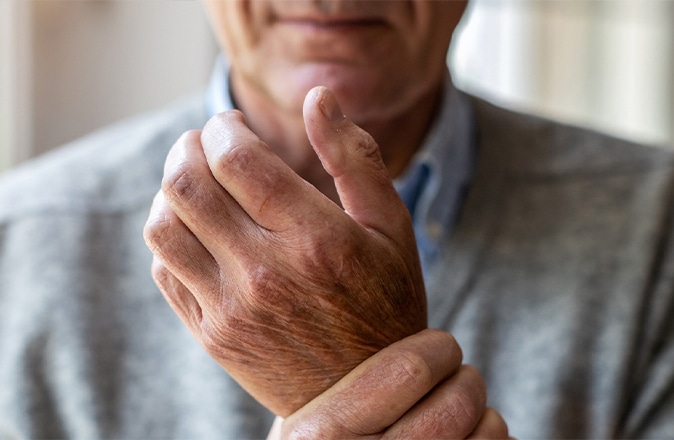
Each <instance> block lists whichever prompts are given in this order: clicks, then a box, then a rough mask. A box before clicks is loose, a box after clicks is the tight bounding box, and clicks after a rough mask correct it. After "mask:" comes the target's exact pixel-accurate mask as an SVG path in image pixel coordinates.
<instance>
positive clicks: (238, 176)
mask: <svg viewBox="0 0 674 440" xmlns="http://www.w3.org/2000/svg"><path fill="white" fill-rule="evenodd" d="M201 142H202V145H203V148H204V154H205V155H206V160H207V162H208V164H209V167H210V168H211V171H212V173H213V176H214V177H215V178H216V180H217V181H218V182H219V183H220V184H221V185H222V186H223V187H224V188H225V189H226V190H227V192H228V193H229V194H230V195H231V196H232V197H233V198H234V199H235V200H236V201H237V202H238V203H239V205H240V206H241V207H242V208H243V209H244V210H245V211H246V213H247V214H248V215H249V216H250V217H251V218H252V219H253V220H254V221H255V222H256V223H257V224H259V225H260V226H262V227H263V228H265V229H268V230H271V231H284V230H287V229H288V228H290V227H292V226H295V225H298V224H301V223H306V222H310V221H311V219H312V218H313V217H316V216H317V215H320V214H321V213H324V212H325V211H326V210H327V211H332V212H333V214H337V215H339V213H340V212H342V211H341V209H340V208H339V207H338V206H337V205H336V204H334V203H333V202H332V201H330V200H329V199H328V198H327V197H325V196H324V195H323V194H321V193H320V192H319V191H318V190H317V189H316V188H314V187H313V186H312V185H311V184H309V183H308V182H306V181H305V180H304V179H302V178H301V177H300V176H299V175H297V174H296V173H295V172H294V171H293V170H292V169H290V167H289V166H288V165H286V164H285V163H284V162H283V161H282V160H281V158H280V157H278V156H277V155H276V154H274V152H272V151H271V149H270V148H269V147H268V146H267V145H266V144H265V143H264V142H263V141H262V140H261V139H260V138H259V137H258V136H257V135H255V134H254V133H253V132H252V131H251V130H250V129H249V128H248V126H247V125H246V122H245V118H244V116H243V114H241V113H240V112H238V111H229V112H224V113H221V114H219V115H216V116H214V117H213V118H211V120H210V121H209V122H208V123H207V124H206V127H205V128H204V130H203V131H202V136H201Z"/></svg>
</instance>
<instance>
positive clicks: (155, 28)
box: [0, 0, 216, 162]
mask: <svg viewBox="0 0 674 440" xmlns="http://www.w3.org/2000/svg"><path fill="white" fill-rule="evenodd" d="M0 4H2V5H3V8H4V9H5V10H4V11H3V10H0V13H2V12H8V13H9V14H7V15H5V14H2V15H3V19H4V17H10V16H13V17H12V20H13V22H14V23H16V25H15V26H14V27H13V28H4V27H0V34H4V35H5V40H7V41H9V40H11V46H12V50H11V51H6V52H4V53H2V52H0V56H2V57H3V58H2V60H7V59H9V60H10V62H8V63H7V64H4V63H2V62H0V64H4V65H5V66H12V67H11V68H5V69H3V70H11V72H10V73H9V74H5V76H6V77H7V79H6V80H5V81H9V82H11V83H12V85H11V86H5V87H4V88H3V89H2V90H3V92H4V93H5V94H6V93H8V91H7V90H9V91H10V92H11V96H7V97H5V95H3V102H4V103H5V105H4V107H6V108H7V109H8V110H5V112H9V113H12V114H14V115H16V116H15V117H14V120H12V121H8V119H4V118H3V121H7V123H8V125H10V126H11V128H12V133H4V137H3V138H0V150H4V151H5V156H6V157H7V158H8V160H10V161H11V162H18V161H21V160H23V159H25V158H27V157H30V156H34V155H37V154H40V153H42V152H44V151H47V150H48V149H50V148H53V147H55V146H58V145H61V144H63V143H64V142H67V141H69V140H72V139H74V138H76V137H79V136H81V135H83V134H85V133H87V132H89V131H91V130H93V129H95V128H97V127H101V126H103V125H105V124H108V123H110V122H113V121H116V120H118V119H120V118H123V117H125V116H128V115H131V114H134V113H138V112H142V111H146V110H149V109H152V108H154V107H157V106H159V105H162V104H165V103H168V102H170V101H172V100H173V99H176V98H177V97H179V96H181V95H184V94H186V93H189V92H193V91H196V90H199V89H201V88H203V87H204V86H205V84H206V83H207V80H208V76H209V74H210V71H211V68H212V64H213V61H214V58H215V54H216V47H215V43H214V41H213V38H212V36H211V31H210V29H209V26H208V23H207V21H206V18H205V15H204V13H203V11H202V5H201V3H200V2H196V1H191V2H187V1H173V2H166V1H154V0H143V1H139V2H137V1H105V0H99V1H78V0H32V1H27V0H3V1H0ZM10 9H11V10H10ZM8 34H9V37H7V35H8ZM0 136H2V134H1V133H0ZM3 140H4V145H3ZM3 147H4V148H3Z"/></svg>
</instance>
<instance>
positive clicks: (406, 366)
mask: <svg viewBox="0 0 674 440" xmlns="http://www.w3.org/2000/svg"><path fill="white" fill-rule="evenodd" d="M461 361H462V353H461V349H460V347H459V346H458V344H457V343H456V341H455V340H454V338H453V337H452V336H451V335H450V334H449V333H446V332H441V331H438V330H431V329H426V330H423V331H421V332H419V333H416V334H414V335H411V336H409V337H407V338H404V339H402V340H400V341H398V342H395V343H393V344H391V345H390V346H388V347H386V348H384V349H382V350H381V351H379V352H378V353H376V354H374V355H373V356H372V357H370V358H368V359H367V360H365V361H364V362H363V363H361V364H360V365H359V366H358V367H356V368H355V369H354V370H352V371H351V372H350V373H349V374H347V375H346V376H344V377H343V378H342V379H341V380H340V381H339V382H337V383H336V384H335V385H333V386H332V387H331V388H329V389H328V390H327V391H325V392H324V393H323V394H321V395H320V396H318V397H317V398H315V399H314V400H312V401H311V402H309V403H308V404H307V405H305V406H304V407H303V408H301V409H300V410H298V411H297V412H295V413H294V414H293V415H291V416H290V417H288V418H287V419H286V421H285V423H284V426H283V431H284V433H288V432H290V433H296V434H299V435H298V436H297V437H302V438H303V437H306V438H341V437H351V436H363V435H369V434H375V433H378V432H381V431H383V430H384V429H386V428H387V427H388V426H390V425H392V424H393V423H394V422H395V421H396V420H398V419H399V418H400V417H401V416H403V414H405V413H406V412H407V411H408V410H409V409H410V408H412V407H413V406H414V405H415V404H416V403H417V402H418V401H419V400H421V399H422V398H423V396H425V395H426V394H427V393H428V392H429V391H430V390H431V389H433V387H434V386H435V385H436V384H438V383H439V382H441V381H443V380H444V379H445V378H447V377H449V376H451V375H452V374H453V373H454V372H456V371H457V370H458V369H459V367H460V366H461ZM291 437H292V436H291Z"/></svg>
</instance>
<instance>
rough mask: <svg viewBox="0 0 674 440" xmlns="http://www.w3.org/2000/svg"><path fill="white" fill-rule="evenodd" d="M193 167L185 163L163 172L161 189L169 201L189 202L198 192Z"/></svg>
mask: <svg viewBox="0 0 674 440" xmlns="http://www.w3.org/2000/svg"><path fill="white" fill-rule="evenodd" d="M196 174H197V173H196V170H195V169H194V166H193V165H192V164H191V163H190V162H187V161H183V162H180V163H179V164H176V165H174V166H171V167H170V168H168V169H167V170H166V171H165V172H164V178H163V179H162V183H161V188H162V191H163V193H164V194H165V195H166V198H167V199H168V200H170V201H174V202H175V201H181V202H183V203H188V202H190V201H191V200H192V199H193V198H194V197H195V195H196V194H197V193H198V191H199V184H198V180H197V179H196Z"/></svg>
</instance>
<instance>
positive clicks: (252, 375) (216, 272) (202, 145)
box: [145, 88, 426, 416]
mask: <svg viewBox="0 0 674 440" xmlns="http://www.w3.org/2000/svg"><path fill="white" fill-rule="evenodd" d="M305 122H306V128H307V135H308V137H309V139H310V141H311V143H312V145H313V146H314V148H315V149H316V152H317V154H318V156H319V158H320V160H321V162H322V164H323V167H324V168H325V170H326V171H327V172H328V173H329V174H330V175H331V176H332V177H333V178H334V182H335V186H336V189H337V192H338V193H339V197H340V201H341V203H342V206H343V208H342V207H340V206H338V205H337V204H336V203H334V202H333V201H331V200H329V199H328V198H327V197H326V196H325V195H323V194H322V193H320V192H319V191H318V190H317V189H316V188H315V187H313V186H312V185H310V184H308V183H307V182H306V181H304V180H303V179H302V178H301V177H300V176H299V175H297V174H296V173H295V172H294V171H293V170H292V169H290V168H289V167H288V166H287V165H286V164H285V163H283V161H282V160H281V159H280V158H279V157H278V156H277V155H276V154H274V153H273V152H272V150H271V149H270V148H269V147H268V146H267V145H265V144H264V143H263V142H262V141H261V140H260V139H259V138H258V137H257V136H256V135H255V134H254V133H253V132H252V131H251V130H250V129H249V128H248V127H247V125H246V123H245V119H244V118H243V116H242V115H241V114H240V113H238V112H228V113H223V114H220V115H218V116H216V117H214V118H212V119H211V120H210V121H209V122H208V124H207V125H206V127H205V128H204V129H203V131H202V132H197V131H194V132H189V133H187V134H186V135H185V136H183V137H182V138H181V139H180V140H179V141H178V142H177V143H176V144H175V145H174V147H173V148H172V150H171V152H170V153H169V156H168V158H167V160H166V165H165V177H164V181H163V185H162V191H160V193H159V194H158V195H157V197H156V199H155V203H154V204H153V207H152V210H151V213H150V217H149V219H148V223H147V225H146V228H145V238H146V240H147V243H148V245H149V247H150V248H151V250H152V252H153V253H154V254H155V260H154V265H153V275H154V278H155V281H156V282H157V285H158V286H159V288H160V290H161V291H162V293H163V294H164V296H165V297H166V299H167V300H168V302H169V304H170V305H171V306H172V307H173V309H174V310H175V311H176V312H177V314H178V315H179V316H180V317H181V319H182V320H183V322H184V323H185V324H186V325H187V327H188V328H189V329H190V331H191V332H192V333H193V335H194V336H195V338H196V339H197V340H198V341H199V342H200V343H201V344H202V346H203V347H204V348H205V349H206V351H207V352H208V353H209V354H210V355H211V356H213V358H214V359H215V360H216V361H218V362H219V363H220V365H222V366H223V367H224V368H225V369H226V370H227V371H228V372H229V373H230V374H231V375H232V377H234V379H236V380H237V381H238V382H239V383H240V384H241V385H242V386H243V387H244V388H245V389H246V390H248V391H249V392H250V394H252V395H253V396H254V397H255V398H256V399H257V400H258V401H259V402H261V403H262V404H263V405H265V406H266V407H267V408H269V409H270V410H271V411H273V412H274V413H275V414H277V415H280V416H288V415H289V414H292V413H293V412H295V411H296V410H297V409H299V408H300V407H302V406H304V405H305V404H306V403H307V402H309V401H310V400H311V399H313V398H314V397H316V396H317V395H319V394H320V393H322V392H323V391H325V390H326V389H328V388H329V387H330V386H331V385H333V384H334V383H335V382H337V381H338V380H339V379H341V378H342V377H343V376H344V375H345V374H346V373H348V372H349V371H351V370H352V369H353V368H354V367H356V366H357V365H358V364H360V363H361V362H363V361H364V360H365V359H367V358H368V357H370V356H372V355H373V354H374V353H376V352H377V351H379V350H381V349H382V348H384V347H386V346H388V345H389V344H391V343H393V342H395V341H398V340H400V339H402V338H404V337H406V336H409V335H411V334H414V333H416V332H418V331H420V330H422V329H424V328H425V327H426V296H425V292H424V282H423V277H422V273H421V267H420V264H419V257H418V254H417V248H416V243H415V240H414V232H413V230H412V224H411V220H410V216H409V213H408V211H407V209H406V208H405V205H404V204H403V203H402V201H401V200H400V198H399V197H398V195H397V193H396V191H395V189H394V187H393V185H392V183H391V180H390V178H389V176H388V172H387V169H386V166H385V165H384V162H383V161H382V158H381V156H380V154H379V148H378V146H377V144H376V143H375V142H374V140H373V139H372V137H371V136H369V135H368V134H367V133H365V132H364V131H363V130H361V129H360V128H358V127H357V126H356V125H355V124H353V123H352V122H351V121H349V120H348V119H346V118H345V117H344V116H343V115H342V113H341V110H340V108H339V106H338V104H337V102H336V100H335V97H334V95H332V93H330V92H329V91H327V90H326V89H323V88H317V89H314V90H313V91H312V92H311V93H310V94H309V96H308V98H307V100H306V102H305Z"/></svg>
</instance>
